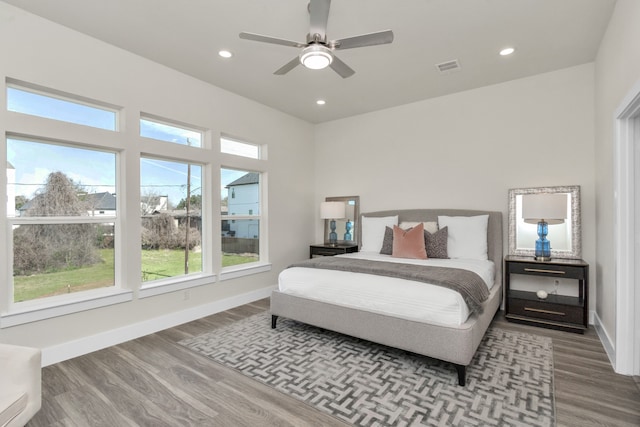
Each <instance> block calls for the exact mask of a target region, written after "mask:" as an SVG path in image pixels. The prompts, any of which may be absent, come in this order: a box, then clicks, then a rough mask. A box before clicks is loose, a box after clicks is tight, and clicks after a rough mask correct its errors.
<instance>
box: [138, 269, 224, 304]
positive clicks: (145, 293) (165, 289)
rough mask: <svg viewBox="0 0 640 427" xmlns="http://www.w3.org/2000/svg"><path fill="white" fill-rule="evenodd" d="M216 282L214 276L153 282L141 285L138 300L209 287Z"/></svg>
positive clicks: (197, 276)
mask: <svg viewBox="0 0 640 427" xmlns="http://www.w3.org/2000/svg"><path fill="white" fill-rule="evenodd" d="M215 281H216V276H215V275H211V274H208V275H194V276H189V277H185V276H180V277H173V278H171V279H164V280H155V281H153V282H150V283H149V284H145V285H142V288H140V292H139V293H138V298H140V299H142V298H148V297H152V296H155V295H162V294H166V293H169V292H176V291H181V290H183V289H189V288H194V287H196V286H203V285H209V284H211V283H214V282H215Z"/></svg>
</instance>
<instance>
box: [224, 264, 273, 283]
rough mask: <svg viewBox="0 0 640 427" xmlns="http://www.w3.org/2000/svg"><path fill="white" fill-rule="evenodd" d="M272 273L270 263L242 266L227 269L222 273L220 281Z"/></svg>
mask: <svg viewBox="0 0 640 427" xmlns="http://www.w3.org/2000/svg"><path fill="white" fill-rule="evenodd" d="M266 271H271V264H270V263H258V262H256V263H251V264H240V265H235V266H233V267H226V268H224V269H223V270H222V271H221V272H220V281H224V280H230V279H237V278H238V277H244V276H250V275H252V274H259V273H264V272H266Z"/></svg>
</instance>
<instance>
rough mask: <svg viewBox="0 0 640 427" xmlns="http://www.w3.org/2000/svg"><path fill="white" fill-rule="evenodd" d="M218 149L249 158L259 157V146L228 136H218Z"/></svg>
mask: <svg viewBox="0 0 640 427" xmlns="http://www.w3.org/2000/svg"><path fill="white" fill-rule="evenodd" d="M220 151H221V152H222V153H227V154H233V155H236V156H242V157H249V158H251V159H259V158H260V146H258V145H255V144H249V143H248V142H240V141H236V140H233V139H229V138H220Z"/></svg>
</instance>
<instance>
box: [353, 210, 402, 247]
mask: <svg viewBox="0 0 640 427" xmlns="http://www.w3.org/2000/svg"><path fill="white" fill-rule="evenodd" d="M394 225H398V215H395V216H383V217H366V216H363V217H362V245H361V246H360V252H376V253H380V249H382V241H383V240H384V230H385V228H386V227H390V228H393V226H394Z"/></svg>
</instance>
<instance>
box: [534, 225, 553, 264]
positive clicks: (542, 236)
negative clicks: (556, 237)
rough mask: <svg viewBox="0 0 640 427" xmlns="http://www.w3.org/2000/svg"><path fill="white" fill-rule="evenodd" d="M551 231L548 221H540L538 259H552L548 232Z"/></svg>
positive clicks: (537, 245) (537, 244)
mask: <svg viewBox="0 0 640 427" xmlns="http://www.w3.org/2000/svg"><path fill="white" fill-rule="evenodd" d="M548 233H549V224H547V222H546V221H544V220H543V221H540V222H538V240H536V251H535V259H536V261H550V260H551V242H550V241H549V240H547V234H548Z"/></svg>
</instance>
